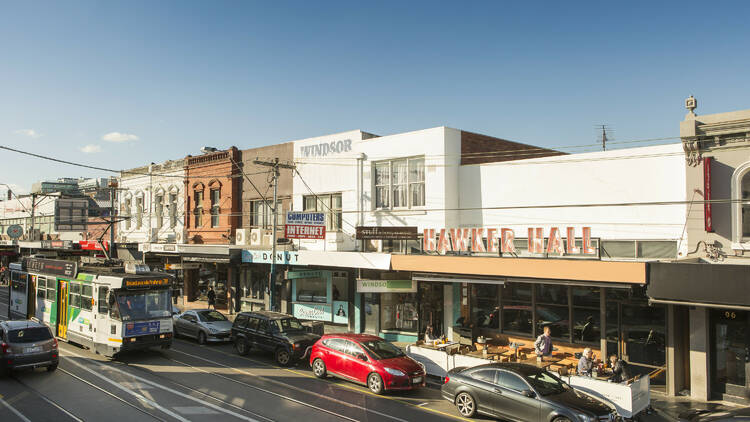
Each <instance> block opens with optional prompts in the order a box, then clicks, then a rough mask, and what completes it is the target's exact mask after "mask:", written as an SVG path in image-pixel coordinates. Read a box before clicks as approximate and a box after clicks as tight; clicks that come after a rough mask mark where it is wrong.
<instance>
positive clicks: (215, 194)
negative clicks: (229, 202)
mask: <svg viewBox="0 0 750 422" xmlns="http://www.w3.org/2000/svg"><path fill="white" fill-rule="evenodd" d="M220 198H221V191H220V190H219V189H211V227H219V210H220V209H221V207H220V206H219V200H220Z"/></svg>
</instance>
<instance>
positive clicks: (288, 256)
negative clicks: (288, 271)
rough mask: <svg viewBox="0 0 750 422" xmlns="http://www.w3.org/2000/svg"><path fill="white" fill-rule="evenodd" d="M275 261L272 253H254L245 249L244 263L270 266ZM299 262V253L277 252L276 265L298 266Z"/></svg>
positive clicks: (243, 254)
mask: <svg viewBox="0 0 750 422" xmlns="http://www.w3.org/2000/svg"><path fill="white" fill-rule="evenodd" d="M272 260H273V252H272V251H254V250H248V249H243V250H242V262H249V263H251V264H270V263H271V261H272ZM298 260H299V252H296V251H277V252H276V263H277V264H282V265H296V264H297V261H298Z"/></svg>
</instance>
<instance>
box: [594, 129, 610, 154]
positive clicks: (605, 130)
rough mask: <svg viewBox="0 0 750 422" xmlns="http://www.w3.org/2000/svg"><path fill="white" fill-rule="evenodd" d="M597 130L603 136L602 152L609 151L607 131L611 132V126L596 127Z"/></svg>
mask: <svg viewBox="0 0 750 422" xmlns="http://www.w3.org/2000/svg"><path fill="white" fill-rule="evenodd" d="M596 129H597V130H601V131H602V134H601V141H602V151H606V150H607V141H608V140H609V139H608V138H607V130H609V126H607V125H606V124H604V125H596Z"/></svg>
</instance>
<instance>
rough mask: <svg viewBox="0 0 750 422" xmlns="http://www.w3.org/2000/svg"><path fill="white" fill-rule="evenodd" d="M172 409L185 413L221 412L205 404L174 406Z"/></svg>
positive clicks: (205, 413) (211, 413)
mask: <svg viewBox="0 0 750 422" xmlns="http://www.w3.org/2000/svg"><path fill="white" fill-rule="evenodd" d="M172 409H174V410H175V411H177V412H179V413H182V414H183V415H218V414H219V412H217V411H215V410H211V409H209V408H207V407H204V406H173V407H172Z"/></svg>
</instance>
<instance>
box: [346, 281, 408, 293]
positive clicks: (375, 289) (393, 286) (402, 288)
mask: <svg viewBox="0 0 750 422" xmlns="http://www.w3.org/2000/svg"><path fill="white" fill-rule="evenodd" d="M416 291H417V283H416V282H415V281H414V280H366V279H357V293H414V292H416Z"/></svg>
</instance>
